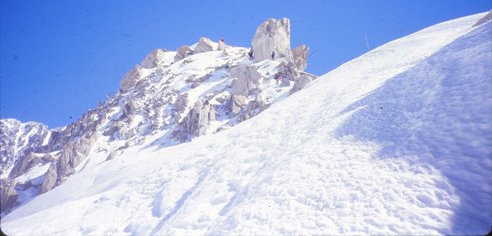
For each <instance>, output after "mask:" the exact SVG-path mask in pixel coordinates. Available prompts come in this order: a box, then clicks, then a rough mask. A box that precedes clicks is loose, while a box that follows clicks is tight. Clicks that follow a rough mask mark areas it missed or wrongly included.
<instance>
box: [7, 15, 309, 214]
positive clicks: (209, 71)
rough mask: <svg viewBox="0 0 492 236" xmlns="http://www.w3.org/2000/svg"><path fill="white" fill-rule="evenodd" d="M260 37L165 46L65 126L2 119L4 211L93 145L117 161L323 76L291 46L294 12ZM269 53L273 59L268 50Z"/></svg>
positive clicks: (225, 121) (246, 113) (223, 121)
mask: <svg viewBox="0 0 492 236" xmlns="http://www.w3.org/2000/svg"><path fill="white" fill-rule="evenodd" d="M253 41H254V42H266V44H265V43H263V44H260V46H261V47H260V46H258V47H255V46H253V47H252V48H244V47H233V46H229V45H227V44H225V42H224V41H222V40H221V41H219V42H218V43H216V42H213V41H212V40H210V39H207V38H204V37H202V38H200V39H199V41H198V42H197V43H195V44H194V45H192V46H187V45H184V46H182V47H180V48H178V50H177V51H167V50H164V49H157V50H155V51H153V52H151V53H150V54H149V55H148V56H147V57H145V58H144V59H143V61H142V62H141V63H140V65H137V66H135V67H134V68H133V69H132V70H131V71H130V72H129V73H128V74H127V75H125V77H124V78H123V80H122V81H121V84H120V87H119V89H118V92H117V93H116V94H115V96H113V97H111V98H109V99H108V100H107V101H105V102H102V103H101V104H99V105H98V106H97V107H96V108H95V109H90V110H88V111H87V112H86V113H85V114H84V115H83V116H82V117H81V118H80V119H78V120H77V121H76V122H74V123H72V124H70V125H68V126H66V127H63V128H60V129H57V130H48V129H47V128H46V126H44V125H41V124H36V125H35V126H33V125H32V124H34V123H28V124H21V123H20V122H18V121H16V120H13V119H7V120H0V129H1V131H2V132H1V133H2V136H0V138H1V139H0V142H1V143H2V144H5V145H2V150H1V152H0V155H1V156H0V158H1V160H2V163H1V165H0V167H1V169H0V170H1V171H2V181H1V185H2V191H0V197H1V199H2V213H4V212H6V211H8V210H9V209H10V208H12V207H16V206H19V205H21V204H24V203H25V202H26V201H28V200H29V199H31V198H32V197H33V196H36V195H37V194H38V193H45V192H47V191H50V190H51V189H52V188H54V187H56V186H57V185H60V184H62V183H63V182H64V181H65V180H66V179H67V178H68V177H69V176H71V175H72V174H74V173H76V172H77V171H78V170H79V169H80V168H82V166H81V164H84V163H86V162H87V160H86V157H88V156H90V154H91V152H103V153H106V155H107V160H110V159H113V158H115V157H117V156H119V155H121V153H123V152H124V150H125V149H126V148H128V147H131V146H134V145H138V144H142V143H144V142H146V141H149V140H150V141H151V143H150V144H149V145H150V146H158V147H165V146H170V145H176V144H179V143H182V142H187V141H190V140H191V139H192V138H194V137H198V136H200V135H204V134H207V133H209V134H210V133H215V132H219V131H221V130H225V129H228V128H229V127H231V126H234V125H236V124H238V123H240V122H242V121H244V120H247V119H249V118H250V117H253V116H255V115H257V114H258V113H260V112H262V111H263V110H265V109H267V108H268V107H269V106H270V104H272V103H274V102H275V101H277V100H280V99H282V98H284V97H286V96H288V95H289V94H291V93H293V92H296V91H298V90H300V89H302V87H304V86H305V85H306V84H307V83H309V82H310V81H311V80H313V79H315V78H316V76H314V75H311V74H309V73H306V72H304V68H305V67H306V63H307V55H308V52H309V49H308V48H307V47H306V46H305V45H301V46H300V47H298V48H295V49H291V48H290V22H289V20H288V19H286V18H284V19H281V20H276V19H269V20H268V21H266V22H265V23H263V24H262V25H261V26H259V27H258V29H257V31H256V34H255V36H254V38H253ZM266 51H268V52H269V54H271V57H268V58H260V56H261V53H260V52H263V53H266ZM286 52H288V53H286ZM256 54H258V55H256ZM275 55H276V56H275ZM19 127H21V128H19ZM30 127H35V128H32V129H31V128H30ZM17 195H18V196H17Z"/></svg>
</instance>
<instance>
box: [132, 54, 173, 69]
mask: <svg viewBox="0 0 492 236" xmlns="http://www.w3.org/2000/svg"><path fill="white" fill-rule="evenodd" d="M173 54H174V53H173V52H169V51H167V50H165V49H156V50H154V51H152V52H151V53H150V54H149V55H147V56H146V57H145V58H144V59H143V61H142V62H141V63H140V66H142V67H143V68H146V69H151V68H155V67H157V66H168V65H170V64H172V63H173V62H174V57H172V55H173Z"/></svg>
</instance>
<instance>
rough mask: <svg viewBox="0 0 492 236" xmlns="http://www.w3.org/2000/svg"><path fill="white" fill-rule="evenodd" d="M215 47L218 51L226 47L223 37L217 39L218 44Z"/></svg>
mask: <svg viewBox="0 0 492 236" xmlns="http://www.w3.org/2000/svg"><path fill="white" fill-rule="evenodd" d="M217 49H218V50H219V51H224V50H225V49H226V44H225V41H224V39H223V38H222V39H220V40H219V45H218V47H217Z"/></svg>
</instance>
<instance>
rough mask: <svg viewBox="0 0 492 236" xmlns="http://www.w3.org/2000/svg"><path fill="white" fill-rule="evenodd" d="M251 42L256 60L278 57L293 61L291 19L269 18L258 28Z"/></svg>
mask: <svg viewBox="0 0 492 236" xmlns="http://www.w3.org/2000/svg"><path fill="white" fill-rule="evenodd" d="M251 43H252V45H253V51H254V60H255V61H256V62H259V61H263V60H267V59H270V60H271V59H278V58H285V59H287V60H288V61H292V53H291V51H290V21H289V19H287V18H282V19H280V20H277V19H268V20H267V21H265V22H264V23H263V24H261V25H260V26H259V27H258V28H257V29H256V34H255V36H254V38H253V40H252V42H251Z"/></svg>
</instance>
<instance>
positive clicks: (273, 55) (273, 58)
mask: <svg viewBox="0 0 492 236" xmlns="http://www.w3.org/2000/svg"><path fill="white" fill-rule="evenodd" d="M272 60H275V52H272Z"/></svg>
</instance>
